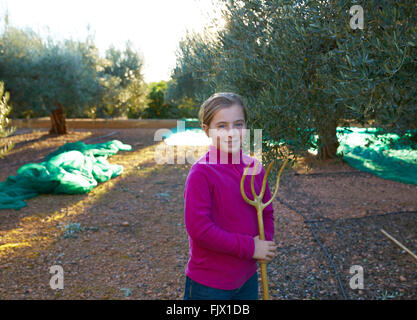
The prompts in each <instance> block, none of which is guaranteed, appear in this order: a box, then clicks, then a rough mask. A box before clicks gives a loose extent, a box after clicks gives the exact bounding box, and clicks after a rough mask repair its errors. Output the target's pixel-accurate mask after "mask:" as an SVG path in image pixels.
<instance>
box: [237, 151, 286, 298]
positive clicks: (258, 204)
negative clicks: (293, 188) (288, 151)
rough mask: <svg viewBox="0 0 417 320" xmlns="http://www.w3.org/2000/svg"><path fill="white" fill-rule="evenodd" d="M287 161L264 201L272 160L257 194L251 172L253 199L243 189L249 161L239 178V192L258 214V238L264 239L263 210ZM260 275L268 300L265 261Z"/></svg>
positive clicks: (275, 192)
mask: <svg viewBox="0 0 417 320" xmlns="http://www.w3.org/2000/svg"><path fill="white" fill-rule="evenodd" d="M287 162H288V159H286V160H285V161H284V164H283V165H282V167H281V169H280V170H279V173H278V176H277V182H276V185H275V191H274V193H273V194H272V196H271V199H270V200H269V201H268V202H266V203H263V202H262V199H263V197H264V193H265V188H266V181H267V177H268V175H269V172H270V171H271V168H272V164H273V162H271V163H270V164H269V165H268V168H267V169H266V171H265V175H264V178H263V181H262V189H261V193H260V194H259V195H257V194H256V193H255V187H254V180H255V175H254V174H252V177H251V184H250V187H251V190H252V195H253V199H254V200H250V199H249V198H248V197H247V196H246V193H245V189H244V183H245V178H246V174H247V170H248V169H249V166H250V165H251V163H249V164H248V166H247V167H246V168H245V171H244V172H243V176H242V179H241V180H240V192H241V194H242V197H243V199H244V200H245V201H246V202H247V203H249V204H250V205H252V206H254V207H255V208H256V211H257V215H258V227H259V239H260V240H265V231H264V221H263V210H264V208H265V207H267V206H269V205H270V204H271V202H272V201H273V200H274V198H275V196H276V195H277V192H278V187H279V180H280V177H281V174H282V171H283V170H284V168H285V166H286V164H287ZM257 166H258V161H255V167H254V172H256V168H257ZM261 276H262V292H263V297H264V300H269V289H268V275H267V273H266V263H265V262H261Z"/></svg>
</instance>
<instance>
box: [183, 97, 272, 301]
mask: <svg viewBox="0 0 417 320" xmlns="http://www.w3.org/2000/svg"><path fill="white" fill-rule="evenodd" d="M199 120H200V123H201V124H202V128H203V130H204V131H205V133H206V134H207V136H208V137H211V138H212V144H211V145H210V146H209V150H208V152H207V153H206V154H205V155H204V156H202V157H201V158H200V159H199V160H198V161H197V162H196V163H194V164H193V165H192V167H191V169H190V172H189V174H188V177H187V180H186V183H185V189H184V219H185V227H186V229H187V232H188V239H189V248H190V251H189V252H190V259H189V261H188V264H187V268H186V271H185V274H186V283H185V292H184V300H189V299H210V300H214V299H222V300H227V299H244V300H256V299H258V276H257V260H261V261H262V262H269V261H271V260H272V258H273V257H274V255H275V250H276V246H275V243H274V242H273V241H272V239H273V236H274V217H273V211H274V210H273V206H272V203H271V204H270V205H269V206H267V207H266V208H265V209H264V211H263V217H264V229H265V239H266V240H265V241H263V240H260V239H259V230H258V221H257V215H256V209H255V207H253V206H251V205H250V204H248V203H246V202H245V200H244V199H243V197H242V195H241V192H240V181H241V177H242V174H243V170H244V169H245V167H246V166H247V164H249V163H251V167H254V161H255V159H254V158H252V157H250V156H247V155H245V154H243V153H242V150H241V147H242V141H243V137H244V130H243V129H246V124H247V112H246V108H245V106H244V104H243V102H242V99H241V98H240V97H239V96H238V95H237V94H233V93H216V94H214V95H212V96H211V97H210V98H209V99H207V100H206V101H205V102H204V103H203V104H202V106H201V108H200V111H199ZM236 160H237V161H236ZM236 162H237V163H236ZM259 167H261V168H262V169H261V170H260V171H261V174H257V175H255V183H254V186H255V192H256V193H257V194H259V193H260V189H261V186H262V179H263V177H264V174H265V169H264V168H263V167H262V166H259V164H258V168H259ZM250 178H251V176H249V175H248V176H247V178H246V179H245V185H244V189H245V192H246V195H247V197H248V198H249V199H251V200H253V196H252V192H251V187H250V180H251V179H250ZM270 199H271V193H270V190H269V187H268V184H267V185H266V189H265V195H264V199H263V202H264V203H265V202H267V201H268V200H270Z"/></svg>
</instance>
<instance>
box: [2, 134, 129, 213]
mask: <svg viewBox="0 0 417 320" xmlns="http://www.w3.org/2000/svg"><path fill="white" fill-rule="evenodd" d="M120 150H122V151H130V150H132V147H131V146H130V145H128V144H124V143H122V142H121V141H119V140H112V141H108V142H104V143H98V144H85V143H84V142H82V141H78V142H73V143H66V144H65V145H63V146H61V147H60V148H59V149H58V150H56V151H55V152H52V153H50V154H48V155H47V156H46V157H45V159H44V160H43V161H42V162H41V163H27V164H25V165H23V166H21V167H20V168H19V169H18V170H17V175H16V176H8V177H7V179H6V181H4V182H0V209H16V210H19V209H20V208H22V207H25V206H26V205H27V204H26V202H25V201H24V200H27V199H29V198H33V197H35V196H37V195H39V194H41V193H52V194H81V193H87V192H90V191H91V190H92V189H93V188H94V187H96V186H97V184H98V183H101V182H105V181H107V180H109V179H112V178H114V177H116V176H119V175H120V174H121V173H122V172H123V167H122V166H121V165H118V164H110V163H109V162H108V161H107V157H109V156H112V155H114V154H116V153H117V152H119V151H120Z"/></svg>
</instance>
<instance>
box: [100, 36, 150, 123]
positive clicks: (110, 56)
mask: <svg viewBox="0 0 417 320" xmlns="http://www.w3.org/2000/svg"><path fill="white" fill-rule="evenodd" d="M105 58H106V64H105V66H104V68H103V70H102V72H101V73H100V76H101V77H102V84H104V85H105V88H106V89H109V90H111V88H109V87H108V85H111V87H112V88H113V90H111V92H108V93H106V94H105V97H106V98H105V99H104V101H103V104H104V113H106V114H108V115H109V116H112V117H114V116H121V115H128V116H129V117H139V115H140V114H141V112H142V111H143V109H144V108H145V101H146V94H147V91H146V84H145V82H144V77H143V66H144V62H143V57H142V56H141V55H140V54H139V53H138V52H136V51H135V50H134V49H133V47H132V44H131V43H130V42H129V41H128V42H127V43H126V47H125V49H124V50H123V51H122V50H119V49H116V48H114V47H110V48H109V49H108V50H107V51H106V55H105ZM110 95H112V97H111V98H110V97H109V96H110Z"/></svg>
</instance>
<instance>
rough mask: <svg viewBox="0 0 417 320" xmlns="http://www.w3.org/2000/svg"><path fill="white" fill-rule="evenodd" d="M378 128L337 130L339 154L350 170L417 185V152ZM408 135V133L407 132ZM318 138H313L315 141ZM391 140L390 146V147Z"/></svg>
mask: <svg viewBox="0 0 417 320" xmlns="http://www.w3.org/2000/svg"><path fill="white" fill-rule="evenodd" d="M379 130H380V129H379V128H356V127H350V128H340V127H338V128H337V137H338V139H339V143H340V146H339V148H338V149H337V153H338V154H342V153H343V159H344V160H345V161H346V162H348V163H349V164H350V165H351V166H352V167H354V168H356V169H358V170H361V171H367V172H370V173H373V174H375V175H377V176H379V177H381V178H383V179H388V180H395V181H399V182H403V183H409V184H415V185H417V149H415V146H414V147H412V146H411V145H407V144H404V143H403V141H401V139H400V137H399V136H398V135H397V134H394V133H384V134H381V133H379V134H377V133H378V131H379ZM409 135H411V133H409ZM317 139H318V136H317V135H316V136H315V140H316V141H317ZM390 141H393V144H392V145H390Z"/></svg>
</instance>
